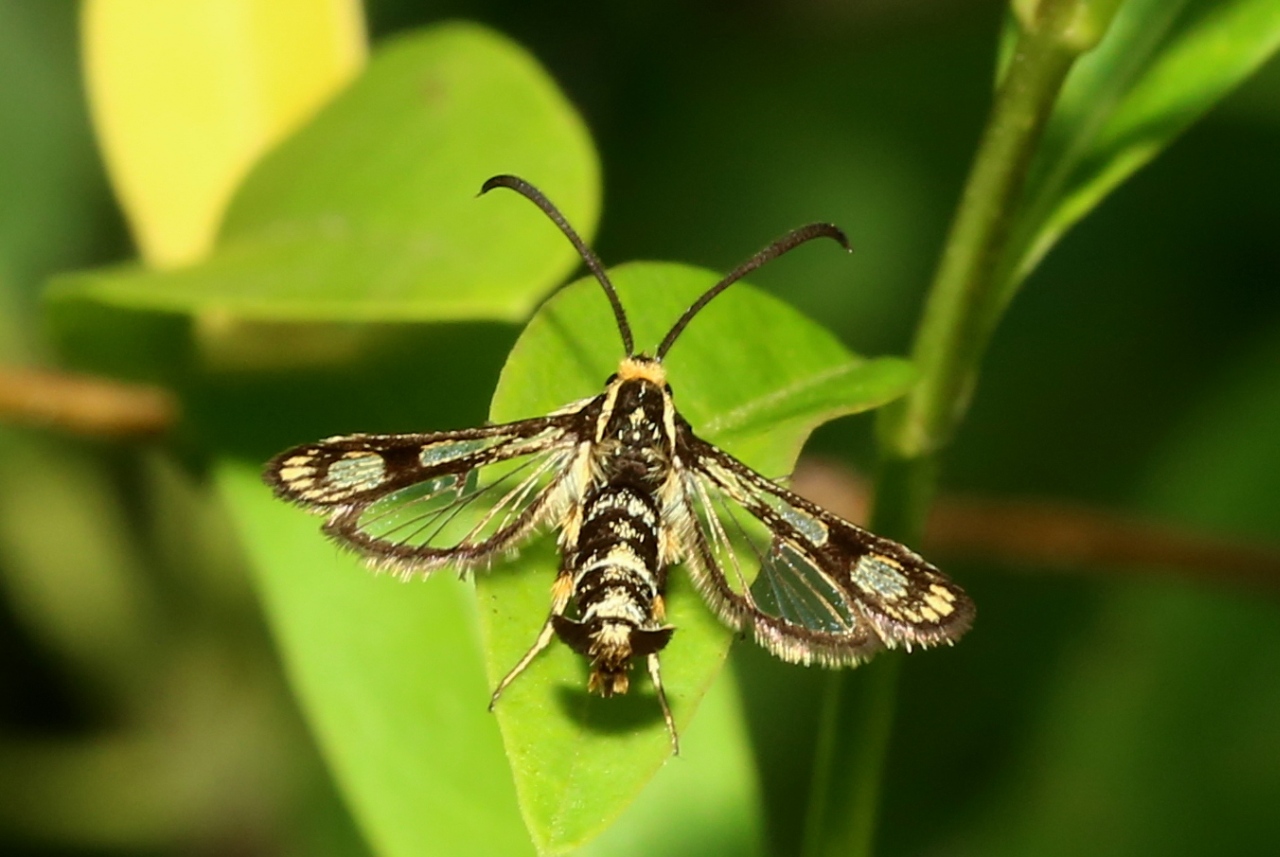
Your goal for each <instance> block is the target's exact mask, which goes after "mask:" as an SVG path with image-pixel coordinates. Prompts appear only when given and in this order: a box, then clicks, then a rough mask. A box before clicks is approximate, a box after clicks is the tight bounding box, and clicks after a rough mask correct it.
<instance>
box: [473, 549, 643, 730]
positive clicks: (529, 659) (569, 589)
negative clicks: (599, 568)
mask: <svg viewBox="0 0 1280 857" xmlns="http://www.w3.org/2000/svg"><path fill="white" fill-rule="evenodd" d="M572 594H573V574H572V573H570V572H568V571H561V572H560V574H559V575H558V576H557V577H556V582H555V583H554V584H553V585H552V586H551V614H550V615H549V616H547V621H546V623H545V624H544V625H543V626H542V630H541V631H539V632H538V639H536V640H534V641H533V645H532V646H530V647H529V651H527V652H525V653H524V657H522V658H521V659H520V661H519V662H518V663H517V664H516V665H515V666H514V667H512V668H511V672H509V673H507V674H506V675H505V676H503V678H502V681H500V682H498V686H497V687H496V688H494V690H493V696H491V697H489V710H490V711H493V707H494V706H495V705H497V704H498V697H500V696H502V692H503V691H504V690H506V689H507V687H508V686H509V685H510V684H511V682H513V681H515V680H516V677H517V676H519V675H520V673H522V672H524V671H525V668H526V667H528V666H529V664H531V663H533V659H534V658H536V657H537V656H538V654H539V653H540V652H541V651H542V650H543V649H545V648H546V647H547V646H549V645H551V637H552V636H553V635H554V634H555V625H554V621H555V618H556V617H557V616H561V615H563V614H564V611H565V608H566V607H568V606H569V596H570V595H572ZM663 704H664V705H665V703H663Z"/></svg>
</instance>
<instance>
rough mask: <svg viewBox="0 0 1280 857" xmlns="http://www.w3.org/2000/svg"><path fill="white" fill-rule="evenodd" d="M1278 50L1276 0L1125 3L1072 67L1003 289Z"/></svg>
mask: <svg viewBox="0 0 1280 857" xmlns="http://www.w3.org/2000/svg"><path fill="white" fill-rule="evenodd" d="M1277 47H1280V4H1277V3H1276V2H1275V0H1228V2H1221V0H1219V2H1212V0H1127V2H1126V3H1124V4H1123V5H1122V6H1121V7H1120V11H1119V13H1118V14H1117V15H1116V17H1115V20H1114V21H1113V22H1112V24H1111V28H1110V30H1109V31H1108V33H1107V35H1106V37H1105V38H1104V39H1103V41H1102V43H1101V44H1100V45H1099V46H1098V48H1097V49H1096V50H1094V51H1093V52H1091V53H1089V54H1087V55H1086V56H1085V57H1084V58H1083V59H1081V60H1080V62H1078V63H1077V64H1076V66H1075V68H1073V69H1072V71H1071V74H1070V76H1069V77H1068V79H1067V83H1066V86H1065V88H1064V89H1063V92H1062V96H1061V98H1060V100H1059V103H1058V105H1057V107H1056V108H1055V111H1054V115H1053V118H1052V119H1051V122H1050V126H1049V128H1048V130H1047V132H1046V136H1045V141H1044V145H1043V146H1042V147H1041V150H1040V152H1039V154H1038V155H1037V160H1036V163H1035V165H1034V167H1033V174H1032V178H1031V183H1030V185H1029V187H1028V196H1027V200H1028V204H1027V205H1026V207H1025V208H1024V214H1023V215H1022V217H1021V219H1020V222H1019V223H1018V224H1017V225H1016V227H1015V238H1014V242H1013V244H1012V246H1011V248H1010V256H1009V270H1010V271H1011V272H1012V276H1011V278H1010V281H1009V284H1008V285H1007V287H1006V292H1007V295H1006V296H1008V295H1011V294H1012V293H1013V291H1015V290H1016V288H1017V284H1018V283H1019V282H1020V281H1021V280H1022V279H1024V278H1025V277H1026V275H1027V274H1029V273H1030V272H1031V270H1032V269H1034V268H1035V266H1036V265H1037V264H1039V262H1040V260H1041V259H1042V258H1043V257H1044V255H1045V254H1046V253H1047V252H1048V251H1049V250H1050V248H1052V247H1053V245H1054V244H1056V243H1057V241H1058V240H1059V239H1060V238H1061V237H1062V235H1063V234H1064V233H1065V232H1066V231H1067V230H1068V229H1070V228H1071V227H1072V226H1073V225H1075V223H1076V222H1077V221H1079V220H1080V219H1081V218H1082V217H1084V216H1085V215H1086V214H1088V213H1089V212H1090V211H1091V210H1092V209H1093V208H1094V207H1095V206H1097V205H1098V203H1099V202H1101V201H1102V199H1103V198H1104V197H1106V195H1107V194H1108V193H1110V192H1111V191H1112V190H1114V189H1115V188H1116V186H1117V185H1119V184H1120V183H1121V182H1123V181H1124V180H1125V179H1127V178H1128V177H1129V176H1130V175H1132V174H1133V173H1134V172H1136V171H1137V170H1138V169H1140V168H1141V167H1142V166H1144V165H1145V164H1146V163H1147V162H1149V161H1150V160H1151V159H1152V158H1154V157H1155V156H1156V155H1157V154H1159V153H1160V151H1161V150H1163V149H1164V148H1165V147H1166V146H1168V145H1169V143H1171V142H1172V141H1173V140H1174V139H1175V138H1176V137H1177V136H1178V135H1179V134H1180V133H1182V131H1184V130H1185V129H1186V128H1187V127H1188V126H1190V125H1191V124H1192V123H1193V122H1195V121H1196V120H1197V119H1199V118H1200V117H1201V116H1202V115H1203V114H1204V113H1205V112H1206V111H1208V110H1209V108H1211V107H1212V106H1213V105H1214V104H1216V103H1217V102H1218V101H1219V100H1220V99H1221V98H1223V97H1224V96H1225V95H1227V94H1228V93H1230V92H1231V90H1232V89H1234V88H1235V87H1236V86H1238V85H1239V84H1240V83H1241V82H1243V81H1244V80H1245V79H1246V78H1247V77H1249V75H1251V74H1252V73H1253V72H1254V71H1256V70H1257V69H1258V68H1259V67H1260V66H1261V65H1262V64H1263V63H1264V62H1266V60H1267V59H1268V58H1270V57H1271V56H1272V54H1274V53H1275V51H1276V49H1277Z"/></svg>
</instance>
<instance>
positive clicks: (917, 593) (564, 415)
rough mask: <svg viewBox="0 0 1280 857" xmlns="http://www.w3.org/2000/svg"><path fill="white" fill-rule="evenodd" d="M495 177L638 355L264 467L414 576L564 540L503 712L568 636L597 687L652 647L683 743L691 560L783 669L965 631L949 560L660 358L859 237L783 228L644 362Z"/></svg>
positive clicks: (359, 544)
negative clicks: (510, 414) (692, 396)
mask: <svg viewBox="0 0 1280 857" xmlns="http://www.w3.org/2000/svg"><path fill="white" fill-rule="evenodd" d="M499 187H502V188H508V189H510V190H514V191H516V192H517V193H519V194H521V195H523V196H524V197H525V198H527V199H529V200H530V201H531V202H533V203H534V204H535V205H537V206H538V207H539V208H540V209H541V210H542V211H543V212H544V213H545V214H546V215H547V216H548V217H549V218H551V220H552V221H554V222H555V224H556V225H557V226H558V227H559V228H560V230H561V231H562V232H563V233H564V234H565V236H566V237H567V238H568V239H569V241H570V242H572V244H573V245H574V247H575V248H577V251H578V253H579V254H580V255H581V256H582V259H583V261H584V262H585V263H586V265H587V267H588V268H589V269H590V271H591V273H592V274H594V275H595V278H596V279H597V280H598V281H599V283H600V285H601V287H602V288H603V289H604V293H605V295H606V297H607V298H608V300H609V303H610V305H611V306H612V309H613V315H614V318H615V320H616V321H617V325H618V332H619V334H620V335H621V337H622V345H623V350H624V352H625V356H624V357H623V358H622V361H621V363H620V364H619V365H618V371H617V372H616V373H615V374H614V375H613V376H612V377H610V378H609V379H608V380H607V381H606V382H605V385H604V390H603V391H602V392H600V393H599V394H598V395H596V396H593V397H591V398H588V399H584V400H581V401H577V402H573V403H572V404H569V405H566V406H565V407H563V408H561V409H559V410H557V411H555V412H553V413H550V414H547V415H546V416H542V417H535V418H533V419H525V420H519V421H517V422H512V423H506V424H503V425H490V426H484V427H482V428H475V429H467V430H463V431H445V432H434V433H427V434H351V435H342V436H338V437H331V438H328V439H326V440H322V441H318V442H316V443H309V444H304V445H302V446H298V447H295V448H293V449H289V450H286V451H285V452H282V453H280V454H279V455H277V456H276V457H275V458H273V459H271V461H270V462H269V463H268V464H267V466H266V470H265V473H264V479H265V480H266V482H267V484H268V485H269V486H271V488H272V489H274V491H275V493H276V495H277V496H279V497H281V498H283V499H285V500H289V501H291V502H294V503H297V504H298V505H300V506H303V507H304V508H306V509H307V510H309V511H311V512H315V513H318V514H322V515H325V516H327V520H326V522H325V524H324V532H325V533H327V534H328V535H330V536H332V537H333V538H334V539H336V540H337V541H338V542H339V543H340V544H342V545H343V546H345V547H348V548H350V549H352V550H354V551H356V552H357V553H359V554H361V555H363V556H364V557H365V559H366V560H367V561H368V562H369V563H370V564H371V565H372V566H374V567H375V568H378V569H387V570H391V571H394V572H397V573H399V574H400V575H402V576H405V577H408V576H411V575H414V574H428V573H430V572H432V571H435V570H436V569H438V568H441V567H446V566H447V567H451V568H454V569H457V570H459V571H466V570H468V569H474V568H476V567H477V566H482V565H485V564H487V563H489V562H490V561H491V560H493V559H494V558H496V557H497V556H500V555H502V554H503V553H507V552H510V551H512V550H514V549H516V548H517V547H519V546H520V545H521V544H523V543H524V542H525V541H526V540H528V539H530V538H531V537H532V536H533V535H534V534H535V533H537V532H539V531H542V530H546V529H553V530H556V531H557V532H558V533H559V546H560V552H561V562H560V570H559V573H558V575H557V576H556V579H555V581H554V582H553V583H552V585H551V610H550V614H549V616H548V617H547V621H546V623H545V624H544V625H543V627H542V630H541V632H540V633H539V634H538V637H537V639H536V640H535V641H534V643H533V645H532V646H531V647H530V648H529V650H528V652H527V653H526V654H525V655H524V657H522V658H521V659H520V660H519V661H518V662H517V663H516V664H515V666H514V667H512V669H511V671H510V672H508V673H507V675H506V677H505V678H503V679H502V680H501V681H500V682H499V683H498V686H497V688H496V689H495V690H494V692H493V696H492V699H491V701H490V707H492V706H493V704H494V703H496V702H497V700H498V697H499V696H501V694H502V692H503V690H505V689H506V687H507V686H508V685H510V684H511V682H512V681H513V680H514V679H515V678H516V677H517V676H518V675H519V674H520V673H521V672H522V671H523V670H524V669H525V667H527V666H528V665H529V663H530V662H531V661H532V660H533V659H534V658H535V657H536V656H537V655H538V653H539V652H541V651H542V650H543V649H544V648H546V647H547V645H549V644H550V642H551V639H552V637H553V636H556V637H559V638H560V639H561V640H562V641H563V642H564V643H565V644H567V645H568V646H569V647H570V648H571V649H573V650H574V651H575V652H577V653H579V654H581V655H583V656H584V657H586V658H588V659H589V660H590V678H589V679H588V682H587V687H588V689H589V690H590V691H593V692H596V693H599V694H601V695H603V696H610V695H612V694H615V693H626V692H627V688H628V687H629V685H630V672H631V664H632V661H633V660H635V659H637V658H644V659H645V662H646V664H647V667H648V672H649V676H650V677H651V679H652V681H653V687H654V690H655V692H656V694H657V698H658V702H659V704H660V705H661V706H662V714H663V717H664V719H665V721H666V725H667V730H668V732H669V734H670V736H671V744H672V749H673V751H677V752H678V748H679V745H678V739H677V735H676V728H675V721H674V720H673V718H672V716H671V709H670V707H669V706H668V704H667V698H666V693H665V692H664V691H663V687H662V673H661V669H660V666H659V652H661V651H662V649H663V648H664V647H665V646H666V645H667V643H668V642H670V640H671V635H672V633H673V632H674V630H675V628H674V627H672V626H671V625H669V624H667V623H666V621H665V616H664V612H665V611H664V603H663V594H664V592H665V590H666V584H667V575H668V573H669V571H670V570H671V569H672V568H673V567H674V566H676V565H683V566H684V567H685V569H687V571H688V573H689V574H690V575H691V576H692V579H693V582H694V584H695V586H696V588H697V589H698V591H699V592H700V593H701V594H702V597H703V598H704V599H705V600H706V602H707V604H708V605H710V607H711V609H712V610H714V611H715V613H716V615H717V616H718V617H719V618H720V619H721V621H723V622H724V623H725V624H726V625H728V626H729V627H731V628H733V629H735V630H739V631H742V632H744V633H745V632H749V633H750V634H751V635H752V636H753V637H754V639H755V640H756V642H758V643H759V644H760V645H762V646H764V647H765V648H766V649H768V650H769V651H770V652H772V653H773V654H774V655H776V656H778V657H779V658H782V659H783V660H786V661H791V662H796V663H803V664H812V663H816V664H821V665H823V666H829V667H839V666H852V665H856V664H858V663H861V662H863V661H865V660H867V659H868V658H870V657H871V656H872V655H873V654H875V653H876V652H877V651H879V650H880V649H885V648H889V649H892V648H896V647H898V646H903V647H905V648H907V649H910V648H912V647H913V646H932V645H937V644H939V643H950V642H953V641H954V640H956V639H958V638H959V637H960V636H961V635H962V634H963V633H964V632H965V631H966V630H968V628H969V626H970V624H971V623H972V621H973V615H974V607H973V602H972V601H970V599H969V597H968V596H967V595H966V594H965V593H964V591H963V590H962V589H960V587H958V586H956V585H955V584H954V583H952V582H951V581H950V580H949V579H948V578H947V577H946V576H944V575H943V574H942V573H941V572H939V571H938V569H936V568H934V567H933V566H932V565H930V564H929V563H927V562H925V561H924V560H923V559H922V558H921V557H920V556H918V555H917V554H915V553H914V552H913V551H911V550H910V549H909V548H907V547H905V546H903V545H901V544H898V543H897V542H894V541H891V540H889V539H885V538H881V537H880V536H877V535H875V534H873V533H870V532H868V531H866V530H864V529H862V528H861V527H858V526H856V525H854V524H851V523H849V522H848V521H845V520H843V519H841V518H840V517H838V516H836V515H833V514H832V513H830V512H828V511H826V510H825V509H822V508H821V507H819V506H817V505H815V504H813V503H811V502H809V501H808V500H805V499H804V498H802V497H800V496H798V495H796V494H794V493H792V492H791V491H789V490H787V489H786V488H784V487H782V486H780V485H778V484H777V483H775V482H773V481H771V480H769V479H766V478H765V477H763V476H761V475H760V474H759V473H757V472H755V471H754V470H752V469H751V468H749V467H747V466H746V465H745V464H743V463H742V462H740V461H738V460H737V459H736V458H734V457H733V456H731V455H729V454H728V453H726V452H724V451H723V450H720V449H718V448H717V447H715V446H713V445H712V444H710V443H707V442H706V441H704V440H702V439H700V438H699V437H698V436H697V435H696V434H695V433H694V431H693V429H692V427H690V425H689V424H688V423H687V422H686V421H685V420H684V418H683V417H681V415H680V412H679V411H677V410H676V407H675V405H674V403H673V401H672V395H671V387H670V385H669V384H668V383H667V376H666V371H665V369H664V368H663V365H662V360H663V357H665V355H666V354H667V352H668V351H669V350H670V349H671V346H672V345H673V344H674V343H675V341H676V339H677V338H678V337H679V336H680V333H681V332H682V331H683V330H684V328H685V326H686V325H688V323H689V322H690V320H691V319H692V318H693V317H694V316H695V315H696V314H697V313H698V312H699V311H700V310H701V309H702V308H703V307H705V306H706V305H707V303H708V302H709V301H711V300H712V299H713V298H715V297H716V296H717V295H719V294H720V293H721V292H723V291H724V290H725V289H727V288H728V287H729V286H730V285H732V284H733V283H735V282H737V281H738V280H740V279H742V278H743V277H745V276H746V275H747V274H749V273H750V272H751V271H754V270H755V269H756V268H758V267H760V266H761V265H763V264H764V263H765V262H768V261H769V260H771V259H774V258H776V257H778V256H780V255H782V254H783V253H786V252H788V251H789V250H792V249H794V248H795V247H797V246H799V245H800V244H803V243H805V242H806V241H809V240H811V239H813V238H830V239H833V240H835V241H837V242H838V243H840V244H841V245H842V246H843V247H845V249H848V248H849V244H848V241H847V239H846V238H845V236H844V233H843V232H841V231H840V230H839V229H838V228H836V227H835V226H833V225H831V224H828V223H813V224H809V225H807V226H802V227H800V228H799V229H796V230H794V231H792V232H790V233H788V234H787V235H784V236H783V237H782V238H780V239H778V240H777V241H775V242H774V243H773V244H770V245H769V246H768V247H766V248H765V249H763V250H761V251H760V252H759V253H757V254H756V255H754V256H752V257H751V258H750V259H748V260H747V261H746V262H744V263H743V264H742V265H740V266H739V267H738V268H736V269H735V270H733V271H732V272H731V273H729V274H728V275H727V276H725V277H724V278H723V279H722V280H720V281H719V282H718V283H717V284H716V285H715V286H713V287H712V288H710V289H708V290H707V291H706V292H705V293H704V294H703V295H702V296H701V297H699V298H698V299H697V300H696V301H695V302H694V303H693V305H692V306H690V307H689V308H688V310H686V311H685V312H684V314H683V315H681V316H680V318H679V319H677V321H676V322H675V324H674V325H672V327H671V330H670V331H669V332H668V333H667V335H666V336H665V337H664V338H663V340H662V342H661V343H660V344H659V345H658V347H657V349H656V350H655V351H654V353H653V354H652V355H649V354H647V353H636V350H635V347H634V343H633V341H632V334H631V328H630V325H629V324H628V322H627V316H626V312H625V311H624V310H623V307H622V303H621V301H620V300H619V298H618V295H617V292H616V291H615V290H614V287H613V284H612V283H611V282H610V281H609V277H608V274H607V273H606V272H605V269H604V266H603V265H602V264H601V262H600V260H599V258H598V257H597V256H596V255H595V253H594V252H592V250H591V249H590V248H589V247H587V245H586V243H585V242H583V240H582V239H581V238H580V237H579V236H578V234H577V232H575V231H574V229H573V227H572V226H570V225H569V223H568V222H567V221H566V220H565V218H564V216H563V215H561V213H560V212H559V211H558V210H557V209H556V208H555V206H553V205H552V204H551V202H550V201H549V200H548V199H547V198H546V197H545V196H544V195H543V194H542V193H541V192H540V191H538V190H537V188H535V187H533V186H532V185H531V184H529V183H528V182H526V181H524V180H523V179H519V178H516V177H515V176H509V175H500V176H494V177H493V178H491V179H489V180H488V181H487V182H485V184H484V186H483V188H482V190H481V194H484V193H487V192H488V191H490V190H492V189H494V188H499ZM753 575H754V576H753Z"/></svg>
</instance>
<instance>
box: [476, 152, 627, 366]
mask: <svg viewBox="0 0 1280 857" xmlns="http://www.w3.org/2000/svg"><path fill="white" fill-rule="evenodd" d="M495 187H505V188H508V189H510V190H513V191H515V192H516V193H518V194H520V195H521V196H523V197H524V198H525V199H527V200H529V201H530V202H532V203H533V204H534V205H536V206H538V208H540V209H542V213H543V214H545V215H546V216H547V217H549V218H551V222H552V223H554V224H555V225H556V226H559V227H560V231H561V232H563V233H564V236H565V237H566V238H568V239H569V243H571V244H573V246H574V248H575V249H576V250H577V251H578V255H579V256H581V257H582V261H583V262H586V263H587V267H588V268H589V269H590V270H591V273H592V274H594V275H595V278H596V280H598V281H599V282H600V287H601V288H603V289H604V293H605V295H606V296H607V297H608V298H609V305H610V306H611V307H613V317H614V320H615V321H617V323H618V333H619V334H621V335H622V347H623V348H624V349H626V352H627V356H628V357H631V356H633V355H634V354H635V343H634V341H633V340H632V338H631V325H630V324H629V323H628V322H627V313H626V311H625V310H623V308H622V301H620V300H619V299H618V292H617V290H615V289H614V287H613V283H611V282H609V275H608V274H606V273H605V272H604V265H603V264H602V263H601V262H600V257H599V256H597V255H596V254H595V253H594V252H593V251H592V250H591V248H590V247H588V246H587V243H586V242H585V241H583V240H582V238H581V237H580V236H579V235H578V233H577V231H575V230H574V228H573V227H572V226H570V225H569V221H568V220H566V219H565V217H564V215H563V214H561V213H560V209H558V208H556V207H555V206H554V205H552V203H551V200H549V199H547V197H546V195H545V194H544V193H543V192H542V191H540V190H538V189H537V188H536V187H534V186H533V185H531V184H529V183H528V182H527V181H525V180H524V179H522V178H520V177H518V176H510V175H500V176H494V177H493V178H491V179H489V180H488V181H487V182H485V183H484V186H483V187H481V188H480V194H479V195H480V196H484V195H485V194H486V193H488V192H489V191H491V190H493V189H494V188H495Z"/></svg>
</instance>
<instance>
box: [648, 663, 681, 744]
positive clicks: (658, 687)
mask: <svg viewBox="0 0 1280 857" xmlns="http://www.w3.org/2000/svg"><path fill="white" fill-rule="evenodd" d="M649 678H650V679H652V680H653V689H654V690H655V691H656V692H657V694H658V704H660V705H661V706H662V719H663V720H665V721H666V722H667V734H668V735H670V736H671V755H673V756H679V755H680V736H679V735H677V734H676V719H675V718H674V717H672V716H671V706H670V705H667V692H666V691H665V690H663V689H662V670H661V668H660V667H659V666H658V653H657V652H654V653H652V654H650V655H649Z"/></svg>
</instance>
